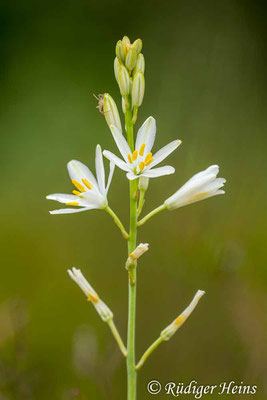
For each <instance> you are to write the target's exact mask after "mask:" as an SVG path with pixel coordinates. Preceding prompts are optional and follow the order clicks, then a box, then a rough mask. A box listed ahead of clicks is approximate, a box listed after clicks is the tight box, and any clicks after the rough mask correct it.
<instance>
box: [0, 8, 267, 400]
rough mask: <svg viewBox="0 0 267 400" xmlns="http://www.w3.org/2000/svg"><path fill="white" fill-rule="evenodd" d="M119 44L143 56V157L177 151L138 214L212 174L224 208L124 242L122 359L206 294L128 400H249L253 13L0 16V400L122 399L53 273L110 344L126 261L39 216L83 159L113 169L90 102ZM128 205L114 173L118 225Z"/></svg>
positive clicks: (257, 198) (256, 49)
mask: <svg viewBox="0 0 267 400" xmlns="http://www.w3.org/2000/svg"><path fill="white" fill-rule="evenodd" d="M124 34H128V35H129V36H130V38H131V39H132V40H134V39H136V38H138V37H141V38H142V39H143V42H144V48H143V52H144V54H145V58H146V95H145V100H144V103H143V106H142V109H141V110H140V113H139V119H138V123H137V126H140V123H141V122H142V121H143V120H144V119H145V118H146V117H148V116H149V115H152V116H154V117H155V118H156V120H157V128H158V129H157V132H158V136H157V139H156V144H155V149H157V148H159V147H160V146H162V145H164V144H166V143H167V142H169V141H171V140H174V139H176V138H179V139H182V140H183V144H182V145H181V147H180V148H179V149H178V150H177V151H176V152H175V154H173V155H172V156H171V157H170V158H169V163H170V164H171V165H174V166H175V167H176V174H175V175H172V176H169V177H163V178H159V179H155V180H151V184H150V187H149V193H148V196H147V201H146V205H145V210H144V211H145V212H148V211H150V210H151V209H152V208H153V207H155V206H157V205H159V204H161V202H162V201H163V200H164V199H166V197H167V196H169V195H170V194H172V193H173V192H174V191H175V190H177V189H178V187H179V186H180V185H182V184H183V183H184V182H185V181H186V180H187V179H188V178H190V177H191V176H192V175H193V174H194V173H196V172H198V171H200V170H202V169H204V168H206V167H208V166H209V165H211V164H215V163H218V164H219V165H220V167H221V170H220V176H222V177H225V178H226V179H227V180H228V182H227V184H226V195H224V196H218V197H216V198H213V199H209V200H207V201H203V202H200V203H197V204H194V205H192V206H188V207H185V208H182V209H180V210H176V211H173V212H165V213H162V214H160V215H159V216H157V217H155V218H154V219H153V220H151V221H150V222H149V223H148V224H147V225H145V226H144V228H143V229H142V230H140V235H139V241H140V242H141V241H142V242H149V243H150V246H151V248H150V251H149V253H147V254H146V255H145V256H144V258H143V259H142V260H141V262H140V264H139V266H138V300H137V318H138V319H137V354H138V356H140V355H141V353H142V352H143V351H144V350H145V348H146V347H147V346H148V345H149V344H150V343H151V342H152V341H153V340H154V339H155V338H156V337H157V335H158V333H159V332H160V330H161V329H163V328H164V327H165V326H166V325H167V324H168V323H170V322H171V321H172V320H173V319H174V318H175V317H176V316H177V315H178V314H179V312H180V311H181V310H183V308H184V307H185V306H186V305H187V304H188V303H189V301H190V300H191V298H192V297H193V295H194V293H195V292H196V290H197V289H204V290H206V292H207V294H206V295H205V297H204V298H203V299H202V300H201V303H200V305H199V306H198V308H197V310H196V311H195V312H194V314H193V315H192V316H191V318H190V319H189V320H188V322H187V323H186V324H185V325H184V326H183V328H182V329H181V330H180V331H179V332H178V333H177V334H176V336H175V337H174V338H173V339H172V340H171V341H170V342H168V343H164V344H162V345H161V347H160V348H159V349H158V350H157V351H156V352H155V353H154V354H153V356H152V357H151V359H150V360H149V361H148V362H147V364H146V365H145V366H144V368H143V370H142V371H141V373H140V377H139V382H138V393H139V399H140V400H141V399H142V400H144V399H150V398H152V397H153V396H151V395H149V394H148V393H147V391H146V385H147V382H148V381H149V380H151V379H158V380H159V381H161V382H162V383H163V384H164V383H166V382H168V381H170V380H173V381H176V382H185V383H186V382H189V381H190V380H191V379H195V380H197V381H198V382H201V383H206V384H216V383H220V382H223V381H231V380H234V381H236V382H237V383H238V384H239V383H240V382H241V381H243V382H244V383H246V384H251V385H254V384H256V385H258V393H257V395H255V396H253V399H260V400H263V399H265V398H266V396H267V382H266V374H267V366H266V360H267V358H266V352H267V349H266V287H267V282H266V278H267V274H266V257H265V256H266V252H265V248H266V213H265V214H264V212H265V211H266V197H265V196H266V184H265V174H264V172H265V171H264V167H265V166H266V163H265V164H264V162H266V127H267V117H266V106H267V94H266V89H267V85H266V83H267V82H266V80H267V79H266V38H267V35H266V8H265V6H264V2H261V1H241V0H240V1H234V0H232V1H230V0H225V1H208V0H203V1H194V0H189V1H186V0H180V1H167V2H162V1H146V2H140V1H135V2H123V1H117V2H110V1H106V0H102V1H89V0H76V1H68V0H66V1H51V0H47V1H33V0H22V1H14V0H9V1H1V3H0V38H1V43H0V53H1V66H0V68H1V71H0V80H1V89H0V106H1V116H0V126H1V157H0V159H1V160H0V163H1V187H2V193H1V203H2V204H1V211H0V213H1V279H0V301H1V305H0V399H1V400H13V399H15V400H24V399H27V400H44V399H45V400H47V399H53V400H58V399H60V400H61V399H62V400H68V399H74V398H80V399H94V400H102V399H110V400H118V399H125V397H126V396H125V393H126V380H125V379H126V373H125V365H124V361H123V360H122V357H121V356H120V354H119V352H118V350H117V347H116V345H115V343H114V340H113V338H112V337H111V335H110V333H109V331H108V328H107V326H105V325H104V324H103V323H102V322H101V321H100V319H99V317H98V315H97V314H96V313H95V311H94V309H93V307H91V305H90V304H88V303H87V302H86V300H85V298H84V296H83V294H82V292H81V291H80V290H79V289H78V287H76V286H75V285H74V283H73V282H72V281H71V280H70V279H69V278H68V276H67V273H66V270H67V268H69V267H72V266H73V265H75V266H77V267H81V268H82V270H83V272H84V274H85V275H86V277H87V278H88V280H90V282H91V283H92V285H93V286H94V287H95V288H96V290H97V291H98V292H99V294H100V295H101V297H102V298H103V299H104V301H106V302H107V304H108V305H109V306H110V307H111V308H112V310H113V312H114V314H115V321H116V323H117V325H118V326H119V329H120V331H121V333H122V335H123V337H125V334H126V322H127V275H126V272H125V270H124V262H125V258H126V245H125V243H124V242H123V239H122V238H121V236H120V233H119V231H118V230H117V229H116V227H115V226H113V223H112V220H111V219H110V218H109V216H108V215H107V214H106V213H104V212H101V211H90V212H87V213H81V214H76V215H75V214H74V215H65V216H64V215H61V216H51V215H49V213H48V211H49V210H51V209H53V208H57V204H56V203H52V202H48V201H47V200H45V195H46V194H49V193H54V192H63V193H64V192H65V193H69V192H70V191H71V190H72V185H71V183H70V181H69V178H68V175H67V171H66V163H67V162H68V161H69V160H70V159H72V158H76V159H79V160H80V161H82V162H84V163H87V164H88V165H89V166H90V167H91V168H94V161H93V159H94V150H95V146H96V144H97V143H100V144H101V145H102V147H103V148H106V149H111V150H112V151H115V152H117V149H116V148H115V145H114V143H113V139H112V137H111V134H110V132H109V129H108V127H107V126H106V124H105V120H104V118H103V116H102V115H101V114H99V113H98V111H97V110H96V108H95V107H96V105H97V104H96V101H95V99H94V98H93V96H92V94H93V93H96V94H98V93H103V92H108V93H110V94H111V95H112V96H113V97H114V98H115V99H116V101H117V102H118V104H119V103H120V97H119V92H118V88H117V86H116V82H115V80H114V77H113V59H114V46H115V43H116V41H117V40H118V39H119V38H121V37H122V36H123V35H124ZM265 170H266V168H265ZM127 191H128V184H127V181H126V179H125V175H124V173H123V172H122V171H120V170H118V169H116V171H115V177H114V181H113V183H112V186H111V190H110V192H109V200H110V205H111V207H112V208H113V209H114V210H115V211H116V212H118V213H119V214H120V216H121V218H122V220H123V221H124V223H125V224H128V197H127V196H128V194H127V193H128V192H127ZM264 253H265V254H264ZM264 378H265V382H264ZM74 389H75V390H74ZM76 389H77V390H76ZM78 389H79V390H80V391H81V393H82V395H81V396H80V395H78ZM75 393H76V394H77V395H76V394H75ZM75 396H76V397H75ZM79 396H80V397H79ZM217 397H218V396H213V397H212V398H213V399H216V398H217ZM230 397H231V400H232V399H233V398H235V397H237V398H239V397H238V396H230ZM230 397H229V396H227V397H223V396H219V398H220V399H226V398H227V399H228V398H230ZM155 398H157V399H165V398H166V396H165V395H163V394H161V395H158V396H155ZM182 398H184V399H187V398H188V399H189V397H188V396H187V397H185V396H184V397H182ZM191 398H192V397H190V399H191ZM203 398H210V397H208V396H206V397H203ZM250 398H252V396H243V397H242V400H244V399H250Z"/></svg>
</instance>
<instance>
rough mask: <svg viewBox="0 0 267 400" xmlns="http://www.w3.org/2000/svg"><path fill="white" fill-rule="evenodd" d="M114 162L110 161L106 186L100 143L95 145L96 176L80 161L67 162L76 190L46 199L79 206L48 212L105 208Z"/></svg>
mask: <svg viewBox="0 0 267 400" xmlns="http://www.w3.org/2000/svg"><path fill="white" fill-rule="evenodd" d="M114 167H115V164H114V163H113V162H111V163H110V172H109V177H108V183H107V186H105V169H104V163H103V156H102V151H101V147H100V145H97V146H96V153H95V169H96V178H97V179H96V178H95V177H94V175H93V174H92V172H91V171H90V169H89V168H88V167H87V166H86V165H84V164H82V163H81V162H80V161H76V160H72V161H70V162H69V163H68V171H69V175H70V179H71V181H72V183H73V185H74V186H75V187H76V189H78V190H76V189H75V190H73V191H72V193H73V194H63V193H55V194H50V195H49V196H46V198H47V199H48V200H56V201H59V202H60V203H63V204H66V205H67V206H79V207H80V208H78V209H75V208H61V209H59V210H54V211H50V214H69V213H76V212H80V211H87V210H92V209H96V208H100V209H101V208H106V207H107V205H108V201H107V193H108V189H109V186H110V183H111V180H112V176H113V172H114Z"/></svg>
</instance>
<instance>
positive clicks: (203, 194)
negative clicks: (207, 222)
mask: <svg viewBox="0 0 267 400" xmlns="http://www.w3.org/2000/svg"><path fill="white" fill-rule="evenodd" d="M207 194H209V192H203V193H198V194H195V196H194V198H195V199H199V198H201V197H203V196H207Z"/></svg>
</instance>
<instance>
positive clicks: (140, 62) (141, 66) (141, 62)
mask: <svg viewBox="0 0 267 400" xmlns="http://www.w3.org/2000/svg"><path fill="white" fill-rule="evenodd" d="M139 71H140V72H142V73H143V74H144V73H145V57H144V56H143V54H142V53H140V54H138V57H137V61H136V64H135V67H134V71H133V73H134V75H135V74H136V73H137V72H139Z"/></svg>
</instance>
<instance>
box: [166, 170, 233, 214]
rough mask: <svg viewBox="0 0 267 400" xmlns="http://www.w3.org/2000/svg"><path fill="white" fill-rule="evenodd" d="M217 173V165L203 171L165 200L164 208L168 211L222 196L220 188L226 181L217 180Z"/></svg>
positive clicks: (222, 192) (222, 191)
mask: <svg viewBox="0 0 267 400" xmlns="http://www.w3.org/2000/svg"><path fill="white" fill-rule="evenodd" d="M218 173H219V167H218V165H211V166H210V167H208V168H207V169H205V170H204V171H201V172H199V173H198V174H196V175H194V176H193V177H192V178H191V179H189V181H187V182H186V183H185V184H184V185H183V186H182V187H181V188H180V189H179V190H177V192H176V193H174V194H173V195H172V196H171V197H169V198H168V199H167V200H165V203H164V204H165V206H166V207H167V208H168V209H169V210H173V209H175V208H179V207H182V206H186V205H187V204H191V203H195V202H196V201H200V200H204V199H207V198H208V197H212V196H216V195H218V194H224V190H221V189H220V188H221V187H222V186H223V185H224V183H225V182H226V180H225V179H224V178H217V175H218Z"/></svg>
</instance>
